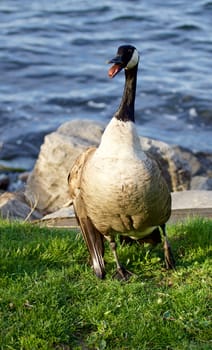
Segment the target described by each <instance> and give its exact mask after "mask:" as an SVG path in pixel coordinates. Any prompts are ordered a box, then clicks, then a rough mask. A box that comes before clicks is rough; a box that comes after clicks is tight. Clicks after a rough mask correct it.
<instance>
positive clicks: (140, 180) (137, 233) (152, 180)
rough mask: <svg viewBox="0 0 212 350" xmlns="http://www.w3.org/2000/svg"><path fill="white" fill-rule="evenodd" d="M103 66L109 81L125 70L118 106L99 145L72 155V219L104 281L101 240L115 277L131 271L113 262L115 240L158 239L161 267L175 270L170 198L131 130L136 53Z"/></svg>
mask: <svg viewBox="0 0 212 350" xmlns="http://www.w3.org/2000/svg"><path fill="white" fill-rule="evenodd" d="M108 63H110V64H112V66H111V67H110V69H109V71H108V75H109V77H110V78H114V77H115V76H116V75H117V74H118V73H119V72H120V71H121V70H124V71H125V86H124V91H123V96H122V100H121V103H120V105H119V108H118V109H117V111H116V112H115V114H114V115H113V117H112V119H111V120H110V122H109V124H108V125H107V127H106V128H105V130H104V133H103V135H102V138H101V142H100V144H99V146H98V147H97V148H96V147H90V148H88V149H87V150H86V151H84V152H83V153H82V154H80V155H79V156H78V158H77V159H76V161H75V162H74V164H73V166H72V168H71V171H70V173H69V176H68V182H69V191H70V196H71V199H72V202H73V207H74V211H75V215H76V218H77V220H78V223H79V226H80V228H81V231H82V234H83V237H84V241H85V243H86V245H87V248H88V251H89V253H90V257H91V262H92V267H93V270H94V272H95V274H96V276H97V277H99V278H101V279H102V278H104V277H105V262H104V241H105V240H106V241H108V242H109V246H110V248H111V250H112V253H113V255H114V259H115V262H116V267H117V270H116V277H117V278H118V279H121V280H127V279H128V278H129V277H130V276H131V275H132V273H131V272H130V271H128V270H126V268H125V267H124V266H122V264H121V263H120V261H119V258H118V256H117V249H116V248H117V244H116V236H117V235H119V236H120V237H123V240H130V241H131V240H136V241H138V242H142V241H147V242H151V243H153V244H157V243H159V242H161V235H162V236H163V238H164V256H165V263H166V267H167V269H172V268H174V266H175V262H174V257H173V254H172V250H171V246H170V244H169V241H168V238H167V234H166V222H167V221H168V219H169V217H170V214H171V196H170V192H169V190H168V187H167V184H166V182H165V180H164V178H163V177H162V174H161V171H160V169H159V167H158V165H157V163H156V161H155V160H153V159H152V158H150V157H149V156H148V155H147V154H146V153H145V152H144V151H143V150H142V147H141V143H140V139H139V136H138V133H137V131H136V127H135V115H134V106H135V95H136V80H137V71H138V63H139V53H138V51H137V49H136V48H135V47H134V46H132V45H122V46H120V47H119V48H118V51H117V54H116V56H115V57H114V58H113V59H111V60H110V61H109V62H108Z"/></svg>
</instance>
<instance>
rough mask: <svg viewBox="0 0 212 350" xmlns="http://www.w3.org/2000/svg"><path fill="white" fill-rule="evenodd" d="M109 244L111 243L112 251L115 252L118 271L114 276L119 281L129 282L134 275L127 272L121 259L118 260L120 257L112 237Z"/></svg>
mask: <svg viewBox="0 0 212 350" xmlns="http://www.w3.org/2000/svg"><path fill="white" fill-rule="evenodd" d="M109 243H110V249H111V250H112V252H113V256H114V258H115V262H116V267H117V270H116V273H115V274H114V277H115V278H117V279H118V280H122V281H127V280H128V279H129V278H130V277H131V276H132V273H131V272H130V271H128V270H126V269H125V268H124V267H123V266H122V265H121V264H120V262H119V259H118V255H117V251H116V242H115V240H114V239H112V238H111V237H110V238H109Z"/></svg>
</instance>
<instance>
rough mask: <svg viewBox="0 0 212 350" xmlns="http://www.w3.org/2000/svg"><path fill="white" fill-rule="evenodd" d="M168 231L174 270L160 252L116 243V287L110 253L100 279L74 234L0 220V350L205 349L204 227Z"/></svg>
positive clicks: (210, 230) (207, 273)
mask: <svg viewBox="0 0 212 350" xmlns="http://www.w3.org/2000/svg"><path fill="white" fill-rule="evenodd" d="M168 231H169V236H170V241H171V244H172V247H173V250H174V253H175V257H176V260H177V269H176V271H172V272H170V271H169V272H167V271H166V270H165V269H164V263H163V251H162V247H161V246H158V247H157V248H154V249H153V250H150V247H149V246H148V245H145V246H139V245H137V244H135V245H133V246H123V247H119V250H118V252H119V256H120V258H121V261H123V262H125V266H127V268H128V269H130V270H131V271H133V272H134V273H135V276H133V277H132V278H131V279H130V281H129V282H127V283H126V282H125V283H124V282H119V281H116V280H114V279H112V275H113V273H114V269H115V265H114V263H113V260H112V256H111V253H110V251H109V248H107V249H106V261H107V265H106V272H107V275H106V279H105V280H103V281H100V280H98V279H97V278H96V277H95V276H94V275H93V272H92V270H91V268H90V266H89V264H88V253H87V250H86V248H85V245H84V242H83V241H82V238H81V236H80V235H79V234H77V233H74V232H71V231H68V230H56V229H45V228H42V229H41V228H38V227H34V226H31V225H29V224H19V223H9V222H7V221H3V220H2V221H0V243H1V247H0V349H1V350H7V349H8V350H12V349H17V350H36V349H37V350H38V349H39V350H45V349H50V350H51V349H53V350H54V349H55V350H69V349H74V350H79V349H83V350H86V349H92V350H93V349H99V350H103V349H117V350H124V349H129V350H134V349H141V350H163V349H165V350H181V349H182V350H185V349H190V350H207V349H211V348H212V343H211V339H212V334H211V329H212V328H211V323H210V322H211V319H210V317H211V309H210V307H211V300H210V295H211V290H210V288H211V259H210V255H209V254H210V252H211V250H210V249H211V236H212V222H211V221H209V220H203V219H197V220H194V221H188V222H186V223H185V224H178V225H175V226H170V227H168Z"/></svg>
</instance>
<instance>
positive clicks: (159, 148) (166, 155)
mask: <svg viewBox="0 0 212 350" xmlns="http://www.w3.org/2000/svg"><path fill="white" fill-rule="evenodd" d="M102 133H103V126H102V125H101V124H98V123H96V122H94V121H88V120H73V121H70V122H67V123H65V124H63V125H62V126H60V127H59V128H58V129H57V130H56V131H55V132H53V133H51V134H49V135H47V136H46V137H45V139H44V143H43V145H42V146H41V149H40V153H39V156H38V159H37V162H36V164H35V167H34V169H33V171H32V173H31V175H30V176H29V178H28V181H27V186H26V191H25V195H26V196H27V198H28V200H29V201H30V202H31V203H34V206H36V208H38V209H39V210H40V211H42V212H46V213H50V212H53V211H55V210H57V209H59V208H61V207H62V206H63V205H64V204H66V203H67V202H68V201H70V198H69V193H68V184H67V177H68V174H69V171H70V168H71V166H72V164H73V162H74V160H75V159H76V157H77V156H78V155H79V154H80V153H81V152H82V151H84V150H85V149H86V148H87V147H89V146H91V145H92V146H97V145H98V144H99V142H100V139H101V135H102ZM141 144H142V147H143V149H144V150H145V151H147V152H148V153H149V154H150V155H151V156H152V157H153V158H154V159H155V160H156V161H157V162H158V163H159V165H160V167H161V169H162V172H163V174H164V177H165V178H166V180H167V183H168V185H169V188H170V190H171V191H179V190H187V189H189V186H190V180H191V172H190V169H189V165H188V163H187V162H186V161H185V160H184V159H183V158H182V157H181V155H180V153H176V152H175V149H174V147H172V146H169V145H167V144H166V143H164V142H161V141H156V140H151V139H148V138H143V137H142V138H141Z"/></svg>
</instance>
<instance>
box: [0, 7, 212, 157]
mask: <svg viewBox="0 0 212 350" xmlns="http://www.w3.org/2000/svg"><path fill="white" fill-rule="evenodd" d="M211 18H212V1H209V0H196V1H195V2H192V3H191V2H189V1H187V0H170V1H169V2H165V3H164V4H162V2H161V1H159V0H148V1H147V0H146V1H145V0H144V1H141V0H140V1H139V0H137V1H136V0H134V1H123V0H118V1H112V0H108V1H107V0H102V1H101V2H100V1H99V2H95V1H89V0H77V1H76V0H72V1H71V0H60V1H50V0H48V1H42V0H32V1H31V2H30V1H28V0H2V1H1V2H0V74H1V84H0V141H1V144H0V147H2V148H1V149H0V158H5V159H9V160H12V159H15V158H18V157H21V156H22V157H24V159H25V160H26V159H28V160H29V159H35V157H36V156H37V153H38V150H39V146H40V144H41V142H42V138H43V135H45V134H46V133H48V132H49V131H51V130H54V129H56V128H57V127H58V126H59V125H60V124H61V123H63V122H65V121H68V120H71V119H75V118H79V119H80V118H86V119H95V120H97V121H101V122H103V123H104V124H105V125H106V123H108V121H109V119H110V118H111V116H112V115H113V113H114V111H115V110H116V108H117V106H118V105H119V102H120V98H121V95H122V89H123V83H124V74H123V73H120V74H119V75H118V76H117V77H116V78H114V79H113V80H110V79H109V78H108V76H107V71H108V68H109V67H108V65H106V61H107V60H108V59H110V58H111V57H113V56H114V54H115V53H116V49H117V47H118V46H119V45H121V44H125V43H130V44H133V45H135V46H136V47H137V48H138V50H139V51H140V53H141V61H140V66H139V73H138V74H139V76H138V87H137V98H136V121H137V125H138V127H139V132H140V134H142V135H144V136H149V137H152V138H156V139H160V140H164V141H166V142H168V143H172V144H178V145H181V146H184V147H187V148H189V149H191V150H194V151H203V152H211V151H212V137H211V131H212V102H211V92H212V59H211V58H212V56H211V54H212V36H211Z"/></svg>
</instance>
